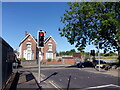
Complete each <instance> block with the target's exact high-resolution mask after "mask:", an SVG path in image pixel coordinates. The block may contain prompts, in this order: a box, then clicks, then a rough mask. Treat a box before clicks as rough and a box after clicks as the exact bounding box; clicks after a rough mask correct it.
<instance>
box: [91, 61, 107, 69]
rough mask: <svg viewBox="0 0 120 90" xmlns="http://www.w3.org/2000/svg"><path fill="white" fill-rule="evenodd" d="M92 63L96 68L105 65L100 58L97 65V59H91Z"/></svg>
mask: <svg viewBox="0 0 120 90" xmlns="http://www.w3.org/2000/svg"><path fill="white" fill-rule="evenodd" d="M93 65H94V66H95V67H96V68H98V67H100V68H104V67H105V65H106V62H104V61H102V60H100V65H99V60H93Z"/></svg>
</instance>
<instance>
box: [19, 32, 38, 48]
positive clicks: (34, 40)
mask: <svg viewBox="0 0 120 90" xmlns="http://www.w3.org/2000/svg"><path fill="white" fill-rule="evenodd" d="M28 36H31V37H32V39H33V40H34V41H35V42H36V40H35V39H34V38H33V36H32V35H31V34H30V33H29V34H28V35H27V36H26V37H25V38H24V39H23V40H22V41H21V42H20V45H21V44H22V42H23V41H24V40H25V39H26V38H28ZM36 43H37V42H36ZM20 45H19V46H20Z"/></svg>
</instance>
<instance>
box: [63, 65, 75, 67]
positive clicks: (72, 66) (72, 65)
mask: <svg viewBox="0 0 120 90" xmlns="http://www.w3.org/2000/svg"><path fill="white" fill-rule="evenodd" d="M73 67H77V66H76V65H71V66H67V67H65V68H73Z"/></svg>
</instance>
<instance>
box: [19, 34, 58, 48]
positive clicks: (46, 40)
mask: <svg viewBox="0 0 120 90" xmlns="http://www.w3.org/2000/svg"><path fill="white" fill-rule="evenodd" d="M29 36H31V37H32V38H33V40H34V41H35V42H36V43H37V39H35V38H34V37H33V36H32V35H31V34H30V33H29V34H28V35H27V36H25V38H24V39H23V40H22V41H21V42H20V44H19V46H20V45H21V44H22V43H23V42H24V41H25V40H26V39H27V38H28V37H29ZM50 38H52V39H53V41H54V42H55V44H57V43H56V41H55V40H54V38H53V37H52V36H49V37H47V38H46V39H45V41H44V43H46V42H48V40H49V39H50Z"/></svg>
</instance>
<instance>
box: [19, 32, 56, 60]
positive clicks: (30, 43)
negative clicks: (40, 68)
mask: <svg viewBox="0 0 120 90" xmlns="http://www.w3.org/2000/svg"><path fill="white" fill-rule="evenodd" d="M19 49H20V50H19V52H20V55H19V58H25V59H26V60H37V59H38V57H39V58H42V60H45V61H46V60H47V59H51V60H53V59H56V41H55V40H54V38H53V37H52V36H49V37H48V38H46V39H45V41H44V48H40V49H38V47H37V39H35V38H34V37H33V36H32V35H31V34H30V33H26V35H25V37H24V39H23V40H22V41H21V42H20V44H19ZM38 52H39V54H38ZM41 52H42V53H41Z"/></svg>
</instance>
